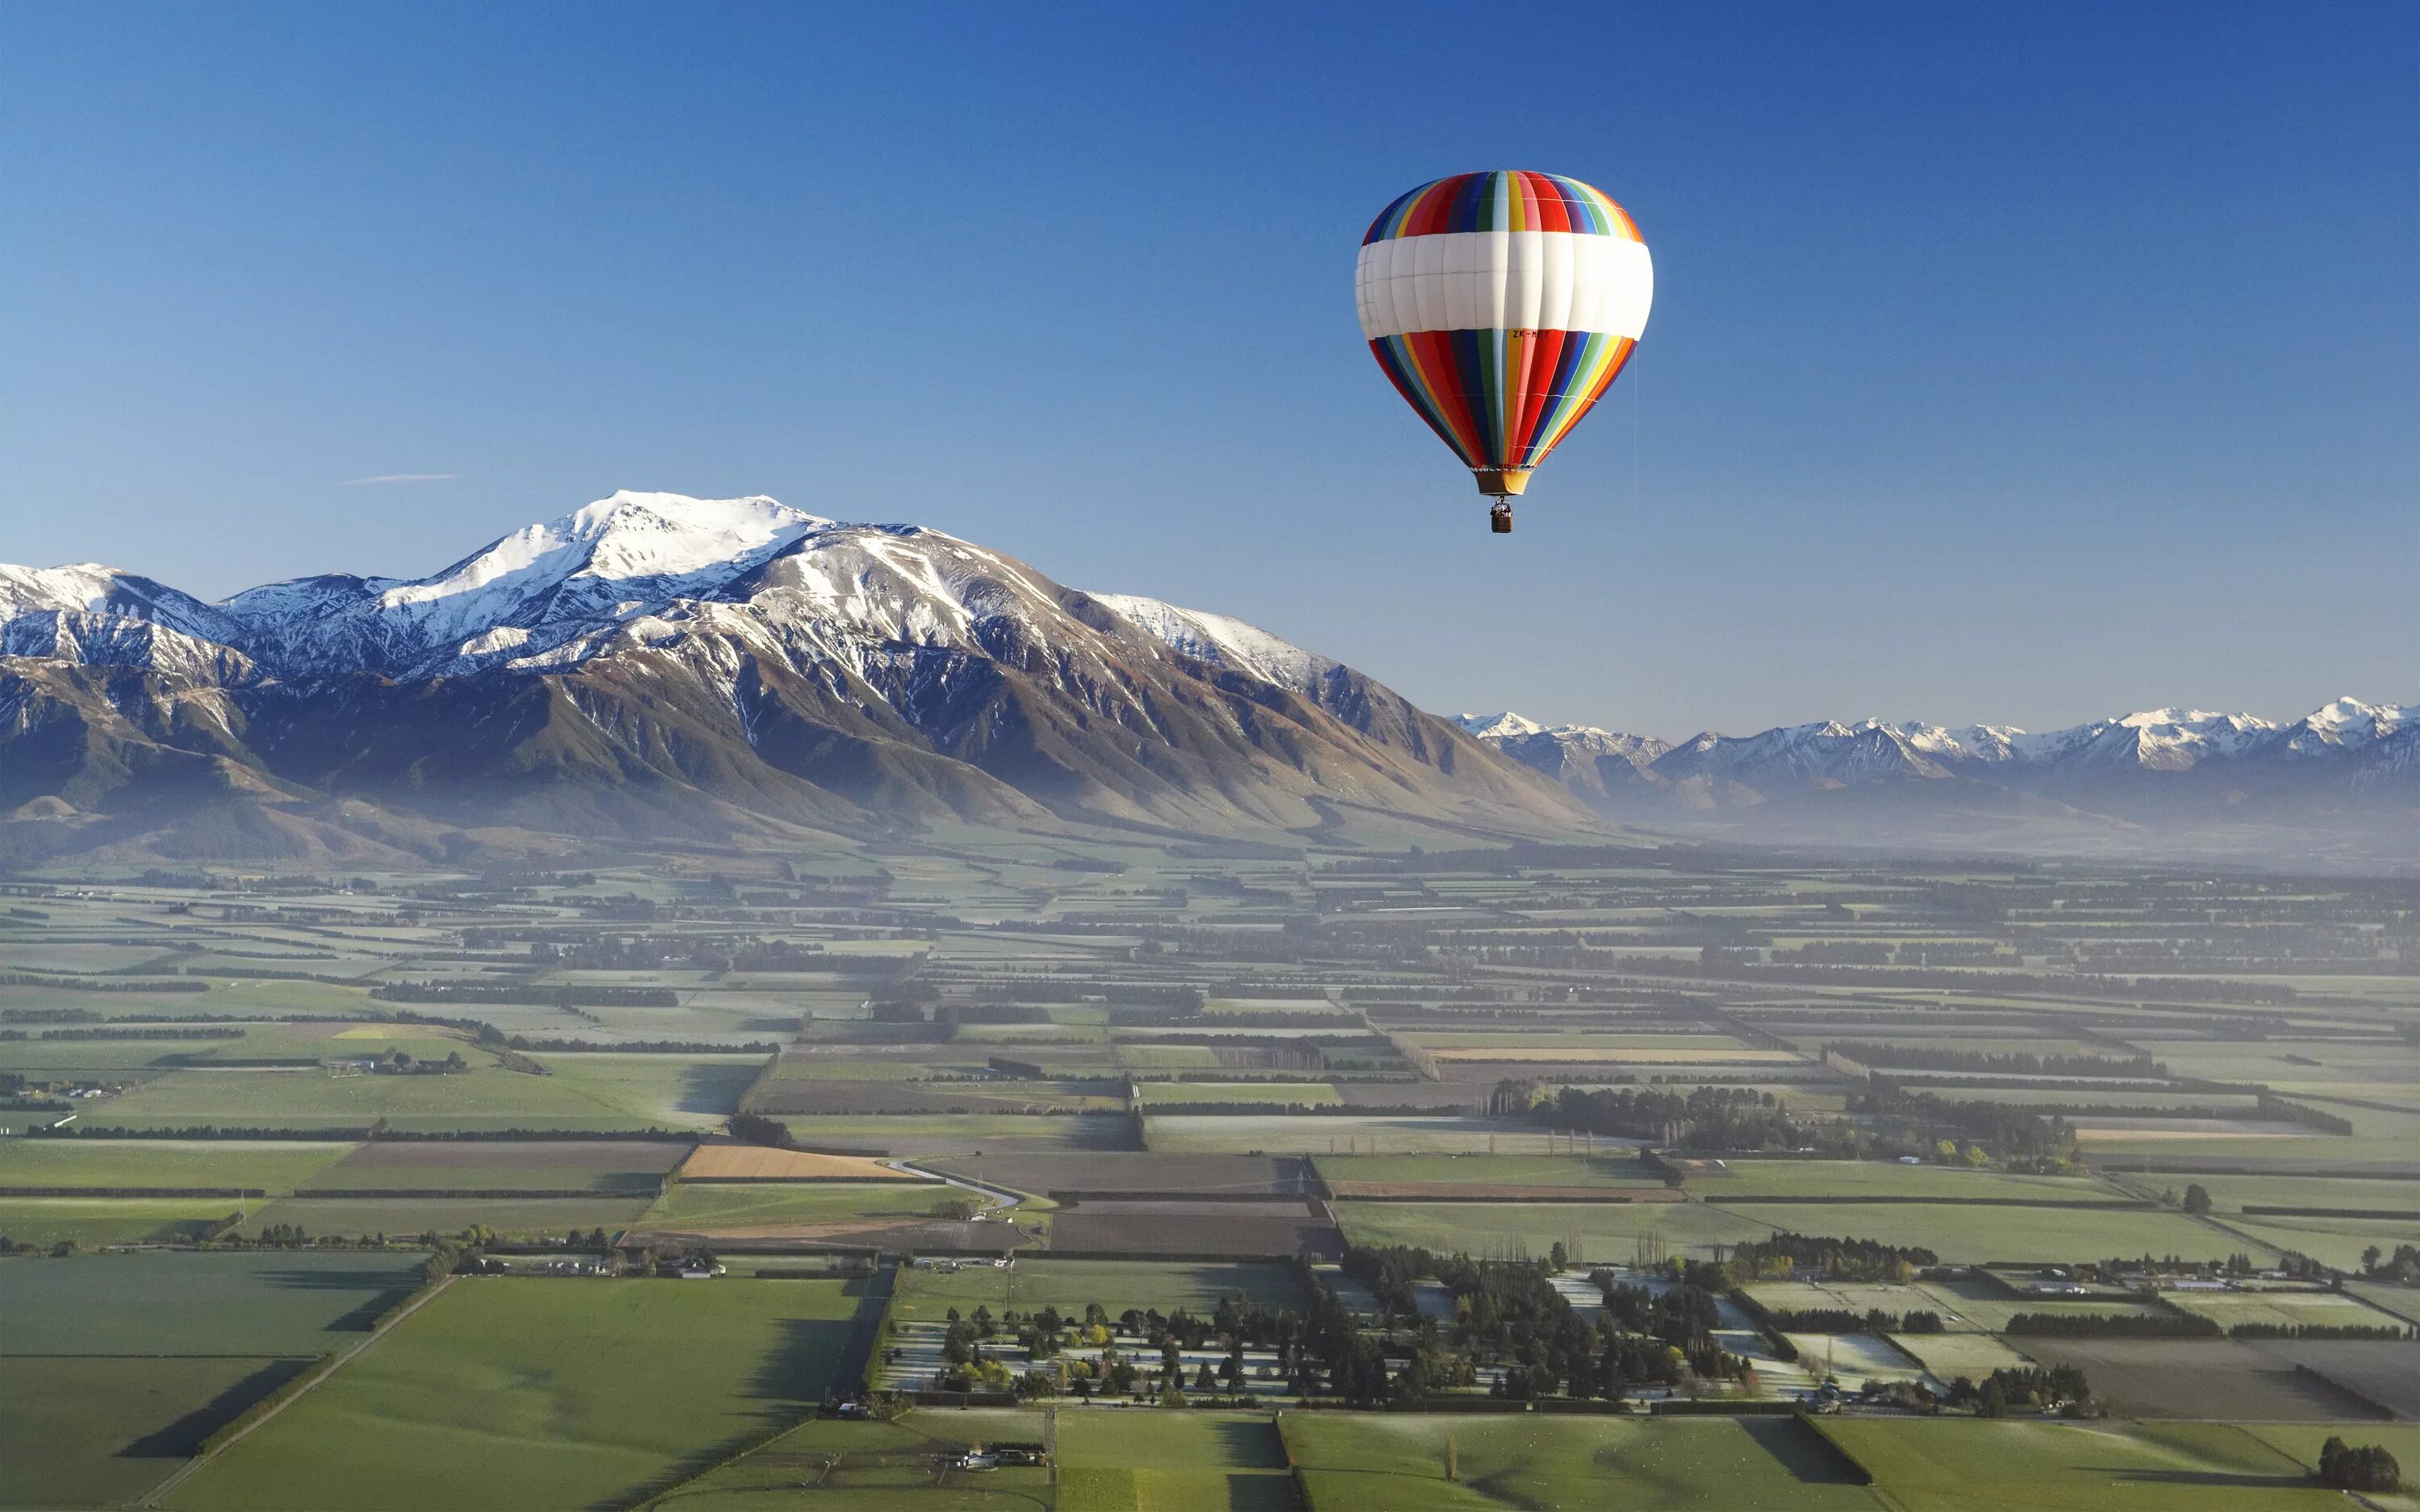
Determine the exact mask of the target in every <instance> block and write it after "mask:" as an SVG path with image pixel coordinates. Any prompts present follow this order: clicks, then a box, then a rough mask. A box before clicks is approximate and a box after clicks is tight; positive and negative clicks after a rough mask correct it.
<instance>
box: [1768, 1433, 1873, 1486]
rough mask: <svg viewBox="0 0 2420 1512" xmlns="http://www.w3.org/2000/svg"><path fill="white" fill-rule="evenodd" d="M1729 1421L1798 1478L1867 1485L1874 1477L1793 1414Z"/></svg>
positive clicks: (1825, 1484) (1870, 1483)
mask: <svg viewBox="0 0 2420 1512" xmlns="http://www.w3.org/2000/svg"><path fill="white" fill-rule="evenodd" d="M1733 1421H1735V1422H1737V1423H1738V1424H1739V1426H1740V1431H1741V1432H1743V1433H1745V1434H1746V1435H1747V1436H1748V1437H1749V1438H1751V1439H1753V1440H1755V1441H1756V1446H1757V1447H1758V1448H1760V1449H1762V1450H1763V1451H1764V1452H1765V1453H1766V1454H1769V1455H1771V1456H1773V1458H1775V1459H1776V1460H1779V1461H1780V1462H1781V1465H1782V1468H1784V1469H1785V1470H1788V1471H1789V1472H1790V1473H1792V1475H1795V1476H1797V1477H1798V1478H1799V1479H1800V1480H1802V1481H1808V1482H1811V1483H1813V1484H1815V1485H1818V1486H1870V1485H1872V1484H1873V1483H1874V1478H1873V1477H1872V1476H1871V1475H1869V1474H1867V1473H1866V1472H1865V1469H1864V1467H1863V1466H1861V1465H1859V1464H1858V1463H1857V1462H1856V1461H1855V1460H1854V1459H1852V1458H1849V1457H1848V1456H1847V1455H1845V1454H1843V1453H1842V1452H1841V1451H1840V1449H1839V1446H1838V1445H1837V1444H1835V1443H1833V1442H1832V1441H1831V1440H1829V1439H1827V1438H1825V1437H1823V1435H1822V1434H1821V1433H1818V1432H1816V1431H1815V1430H1814V1429H1813V1428H1810V1427H1807V1425H1806V1424H1804V1423H1802V1422H1800V1421H1799V1420H1798V1419H1796V1418H1794V1417H1742V1418H1736V1419H1734V1420H1733Z"/></svg>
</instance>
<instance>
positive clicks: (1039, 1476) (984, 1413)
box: [663, 1408, 1051, 1512]
mask: <svg viewBox="0 0 2420 1512" xmlns="http://www.w3.org/2000/svg"><path fill="white" fill-rule="evenodd" d="M1045 1436H1046V1435H1045V1430H1044V1427H1043V1417H1042V1414H1041V1413H1040V1412H1014V1411H1004V1410H1000V1409H980V1408H979V1409H976V1410H973V1411H964V1410H960V1411H953V1412H908V1413H907V1414H905V1415H904V1416H901V1417H899V1418H896V1419H894V1420H892V1421H891V1422H888V1423H874V1422H869V1423H849V1422H835V1421H828V1420H824V1419H817V1420H815V1421H813V1422H808V1423H802V1424H800V1425H799V1427H795V1428H793V1429H791V1430H790V1431H789V1432H788V1433H785V1434H783V1436H782V1437H780V1438H778V1439H775V1440H774V1441H773V1442H772V1443H768V1444H767V1445H765V1447H763V1448H762V1449H759V1450H757V1451H755V1452H754V1453H752V1454H750V1455H748V1456H747V1457H746V1458H741V1459H737V1460H735V1461H733V1462H732V1463H730V1464H727V1465H723V1466H721V1467H719V1468H717V1469H716V1470H715V1471H713V1472H712V1473H709V1474H707V1475H706V1477H705V1478H703V1479H702V1480H699V1481H697V1482H695V1483H693V1484H691V1485H690V1486H687V1487H684V1488H683V1489H681V1491H680V1492H679V1494H678V1495H677V1496H676V1497H675V1498H673V1499H671V1500H669V1501H667V1502H665V1503H664V1504H663V1505H665V1506H668V1507H673V1506H676V1507H683V1508H697V1509H699V1512H784V1509H787V1512H822V1509H827V1508H828V1509H830V1512H860V1509H861V1508H862V1509H865V1512H993V1509H999V1512H1010V1509H1016V1512H1031V1509H1032V1508H1035V1507H1047V1506H1049V1505H1050V1504H1051V1502H1050V1496H1051V1491H1050V1473H1049V1472H1048V1471H1047V1470H1043V1469H1040V1468H1037V1467H1032V1466H1016V1465H1004V1466H1001V1468H1000V1469H997V1470H986V1471H962V1470H958V1469H955V1468H954V1466H953V1465H952V1464H951V1463H950V1462H951V1461H953V1460H954V1459H956V1458H958V1457H959V1456H960V1455H963V1454H964V1453H966V1451H967V1450H968V1449H970V1448H971V1447H973V1446H974V1445H976V1444H979V1443H1002V1442H1007V1443H1042V1442H1043V1440H1044V1438H1045Z"/></svg>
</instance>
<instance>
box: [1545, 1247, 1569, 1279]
mask: <svg viewBox="0 0 2420 1512" xmlns="http://www.w3.org/2000/svg"><path fill="white" fill-rule="evenodd" d="M1571 1263H1572V1257H1571V1253H1570V1252H1569V1251H1568V1250H1566V1249H1564V1248H1563V1242H1562V1241H1561V1240H1557V1241H1555V1243H1554V1247H1553V1248H1551V1249H1549V1250H1547V1251H1546V1269H1548V1270H1550V1271H1557V1272H1560V1271H1566V1270H1569V1269H1570V1268H1571Z"/></svg>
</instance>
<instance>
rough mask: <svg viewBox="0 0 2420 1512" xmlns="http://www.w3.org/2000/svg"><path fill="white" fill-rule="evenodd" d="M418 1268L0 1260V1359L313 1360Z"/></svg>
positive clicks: (375, 1259) (363, 1260) (156, 1257)
mask: <svg viewBox="0 0 2420 1512" xmlns="http://www.w3.org/2000/svg"><path fill="white" fill-rule="evenodd" d="M420 1260H421V1257H420V1256H419V1255H417V1254H411V1253H406V1252H396V1253H382V1252H381V1253H359V1254H347V1253H344V1252H342V1251H330V1252H325V1253H322V1252H318V1251H296V1252H287V1251H279V1250H254V1251H249V1252H216V1253H207V1254H196V1255H174V1254H164V1253H163V1254H147V1255H95V1256H85V1257H77V1258H74V1259H66V1260H48V1259H44V1260H32V1259H26V1260H8V1261H0V1319H6V1329H7V1331H6V1333H5V1335H0V1350H5V1352H6V1353H7V1354H9V1355H27V1354H120V1355H149V1354H237V1355H318V1354H323V1353H325V1352H327V1351H328V1350H333V1349H336V1348H338V1347H339V1346H341V1345H342V1344H344V1343H347V1342H349V1338H348V1335H358V1334H359V1333H360V1332H361V1330H362V1329H363V1328H365V1327H366V1326H367V1322H366V1319H367V1318H368V1317H369V1316H374V1315H375V1314H376V1313H378V1312H379V1311H380V1310H381V1309H383V1308H384V1307H385V1306H386V1305H387V1304H389V1303H391V1302H393V1301H395V1300H396V1298H398V1297H401V1296H402V1295H404V1294H405V1293H406V1292H408V1291H410V1290H411V1288H413V1287H416V1286H418V1285H419V1284H420V1275H419V1264H420ZM6 1399H7V1398H6V1397H5V1396H0V1402H5V1400H6Z"/></svg>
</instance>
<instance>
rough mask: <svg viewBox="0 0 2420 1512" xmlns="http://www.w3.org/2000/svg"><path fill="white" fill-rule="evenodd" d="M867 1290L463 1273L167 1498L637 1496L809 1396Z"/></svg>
mask: <svg viewBox="0 0 2420 1512" xmlns="http://www.w3.org/2000/svg"><path fill="white" fill-rule="evenodd" d="M859 1304H860V1298H859V1297H858V1296H857V1295H855V1294H854V1288H849V1287H845V1286H844V1284H842V1283H838V1282H817V1281H741V1280H734V1279H730V1278H727V1277H726V1278H724V1279H722V1280H720V1281H714V1282H710V1283H706V1284H703V1285H700V1284H693V1283H686V1282H678V1281H593V1280H580V1281H545V1280H529V1281H518V1280H499V1279H487V1280H466V1281H458V1282H456V1283H455V1284H454V1285H453V1286H452V1288H449V1289H448V1290H447V1291H446V1292H444V1293H443V1294H442V1295H441V1296H439V1297H438V1298H437V1299H436V1300H435V1301H434V1302H432V1303H430V1304H427V1306H426V1307H424V1308H423V1309H422V1310H421V1311H420V1312H418V1313H415V1314H414V1315H412V1316H411V1318H409V1319H405V1320H404V1321H403V1322H401V1323H399V1324H397V1325H396V1327H395V1328H394V1329H392V1330H391V1331H390V1332H389V1333H387V1334H386V1335H384V1336H382V1337H380V1339H379V1340H378V1342H377V1343H375V1344H374V1345H372V1346H371V1347H370V1348H369V1349H368V1350H365V1351H363V1352H362V1353H361V1354H360V1355H359V1356H357V1357H356V1358H354V1359H353V1360H352V1361H351V1363H349V1365H346V1366H345V1367H344V1368H343V1369H342V1370H340V1371H338V1372H337V1373H336V1374H335V1375H334V1376H332V1377H330V1378H328V1380H327V1381H326V1383H325V1384H323V1385H321V1386H320V1387H318V1389H317V1390H315V1391H314V1392H312V1393H311V1394H310V1395H309V1396H303V1397H302V1398H299V1399H298V1400H297V1401H296V1403H295V1405H294V1406H293V1407H291V1408H290V1409H288V1410H287V1412H285V1413H284V1414H283V1415H281V1416H279V1417H278V1418H276V1419H275V1420H274V1421H272V1422H271V1424H270V1425H269V1426H268V1427H265V1428H263V1429H261V1430H260V1431H259V1432H257V1433H256V1434H254V1435H252V1436H251V1437H249V1438H246V1439H244V1440H242V1441H241V1442H240V1443H237V1444H236V1445H235V1446H234V1447H233V1448H231V1449H229V1450H228V1451H227V1452H226V1453H225V1455H224V1456H222V1457H221V1458H218V1459H215V1460H213V1461H212V1462H210V1463H209V1465H207V1466H206V1467H204V1468H203V1470H202V1471H201V1472H200V1473H198V1474H196V1475H195V1476H194V1478H193V1479H191V1480H189V1481H187V1482H185V1483H184V1484H183V1485H181V1486H179V1487H178V1489H176V1491H175V1492H174V1493H173V1495H172V1496H171V1497H170V1499H169V1501H168V1504H169V1505H171V1506H177V1507H186V1508H196V1509H201V1508H230V1509H241V1512H275V1509H280V1508H299V1509H312V1512H350V1509H356V1508H359V1509H375V1508H396V1509H398V1512H416V1509H419V1508H426V1507H433V1506H495V1507H505V1506H509V1507H516V1508H521V1507H527V1508H554V1507H562V1508H577V1507H585V1506H589V1505H592V1504H597V1503H599V1502H606V1501H620V1500H623V1499H626V1498H630V1497H633V1496H634V1495H635V1494H637V1493H639V1492H641V1491H642V1490H643V1489H644V1488H647V1487H649V1486H651V1485H655V1484H659V1483H660V1482H663V1481H666V1480H668V1479H670V1478H672V1477H675V1476H676V1475H678V1474H679V1473H682V1472H683V1471H684V1470H685V1469H691V1468H704V1467H705V1466H706V1464H710V1463H711V1462H712V1460H713V1458H719V1456H720V1453H721V1452H727V1451H721V1450H720V1449H719V1447H718V1446H722V1445H728V1444H732V1443H734V1441H736V1440H738V1439H741V1438H744V1437H749V1436H752V1435H755V1434H758V1433H761V1432H764V1431H766V1430H767V1429H769V1428H772V1427H778V1426H780V1425H782V1424H783V1423H785V1422H789V1421H793V1420H795V1419H797V1418H799V1417H800V1416H801V1415H803V1414H804V1413H805V1412H807V1411H809V1410H810V1409H811V1407H812V1404H814V1402H816V1401H817V1400H819V1399H820V1398H821V1397H822V1396H823V1395H824V1393H825V1391H826V1390H827V1389H828V1388H829V1387H830V1385H831V1383H832V1382H831V1379H830V1376H831V1371H832V1370H833V1368H834V1367H835V1365H836V1364H837V1361H838V1359H839V1356H840V1354H841V1352H842V1350H843V1348H844V1347H845V1343H846V1341H847V1339H848V1337H849V1335H850V1332H851V1329H852V1326H853V1323H852V1320H853V1319H854V1318H855V1316H856V1313H857V1310H858V1307H859Z"/></svg>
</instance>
